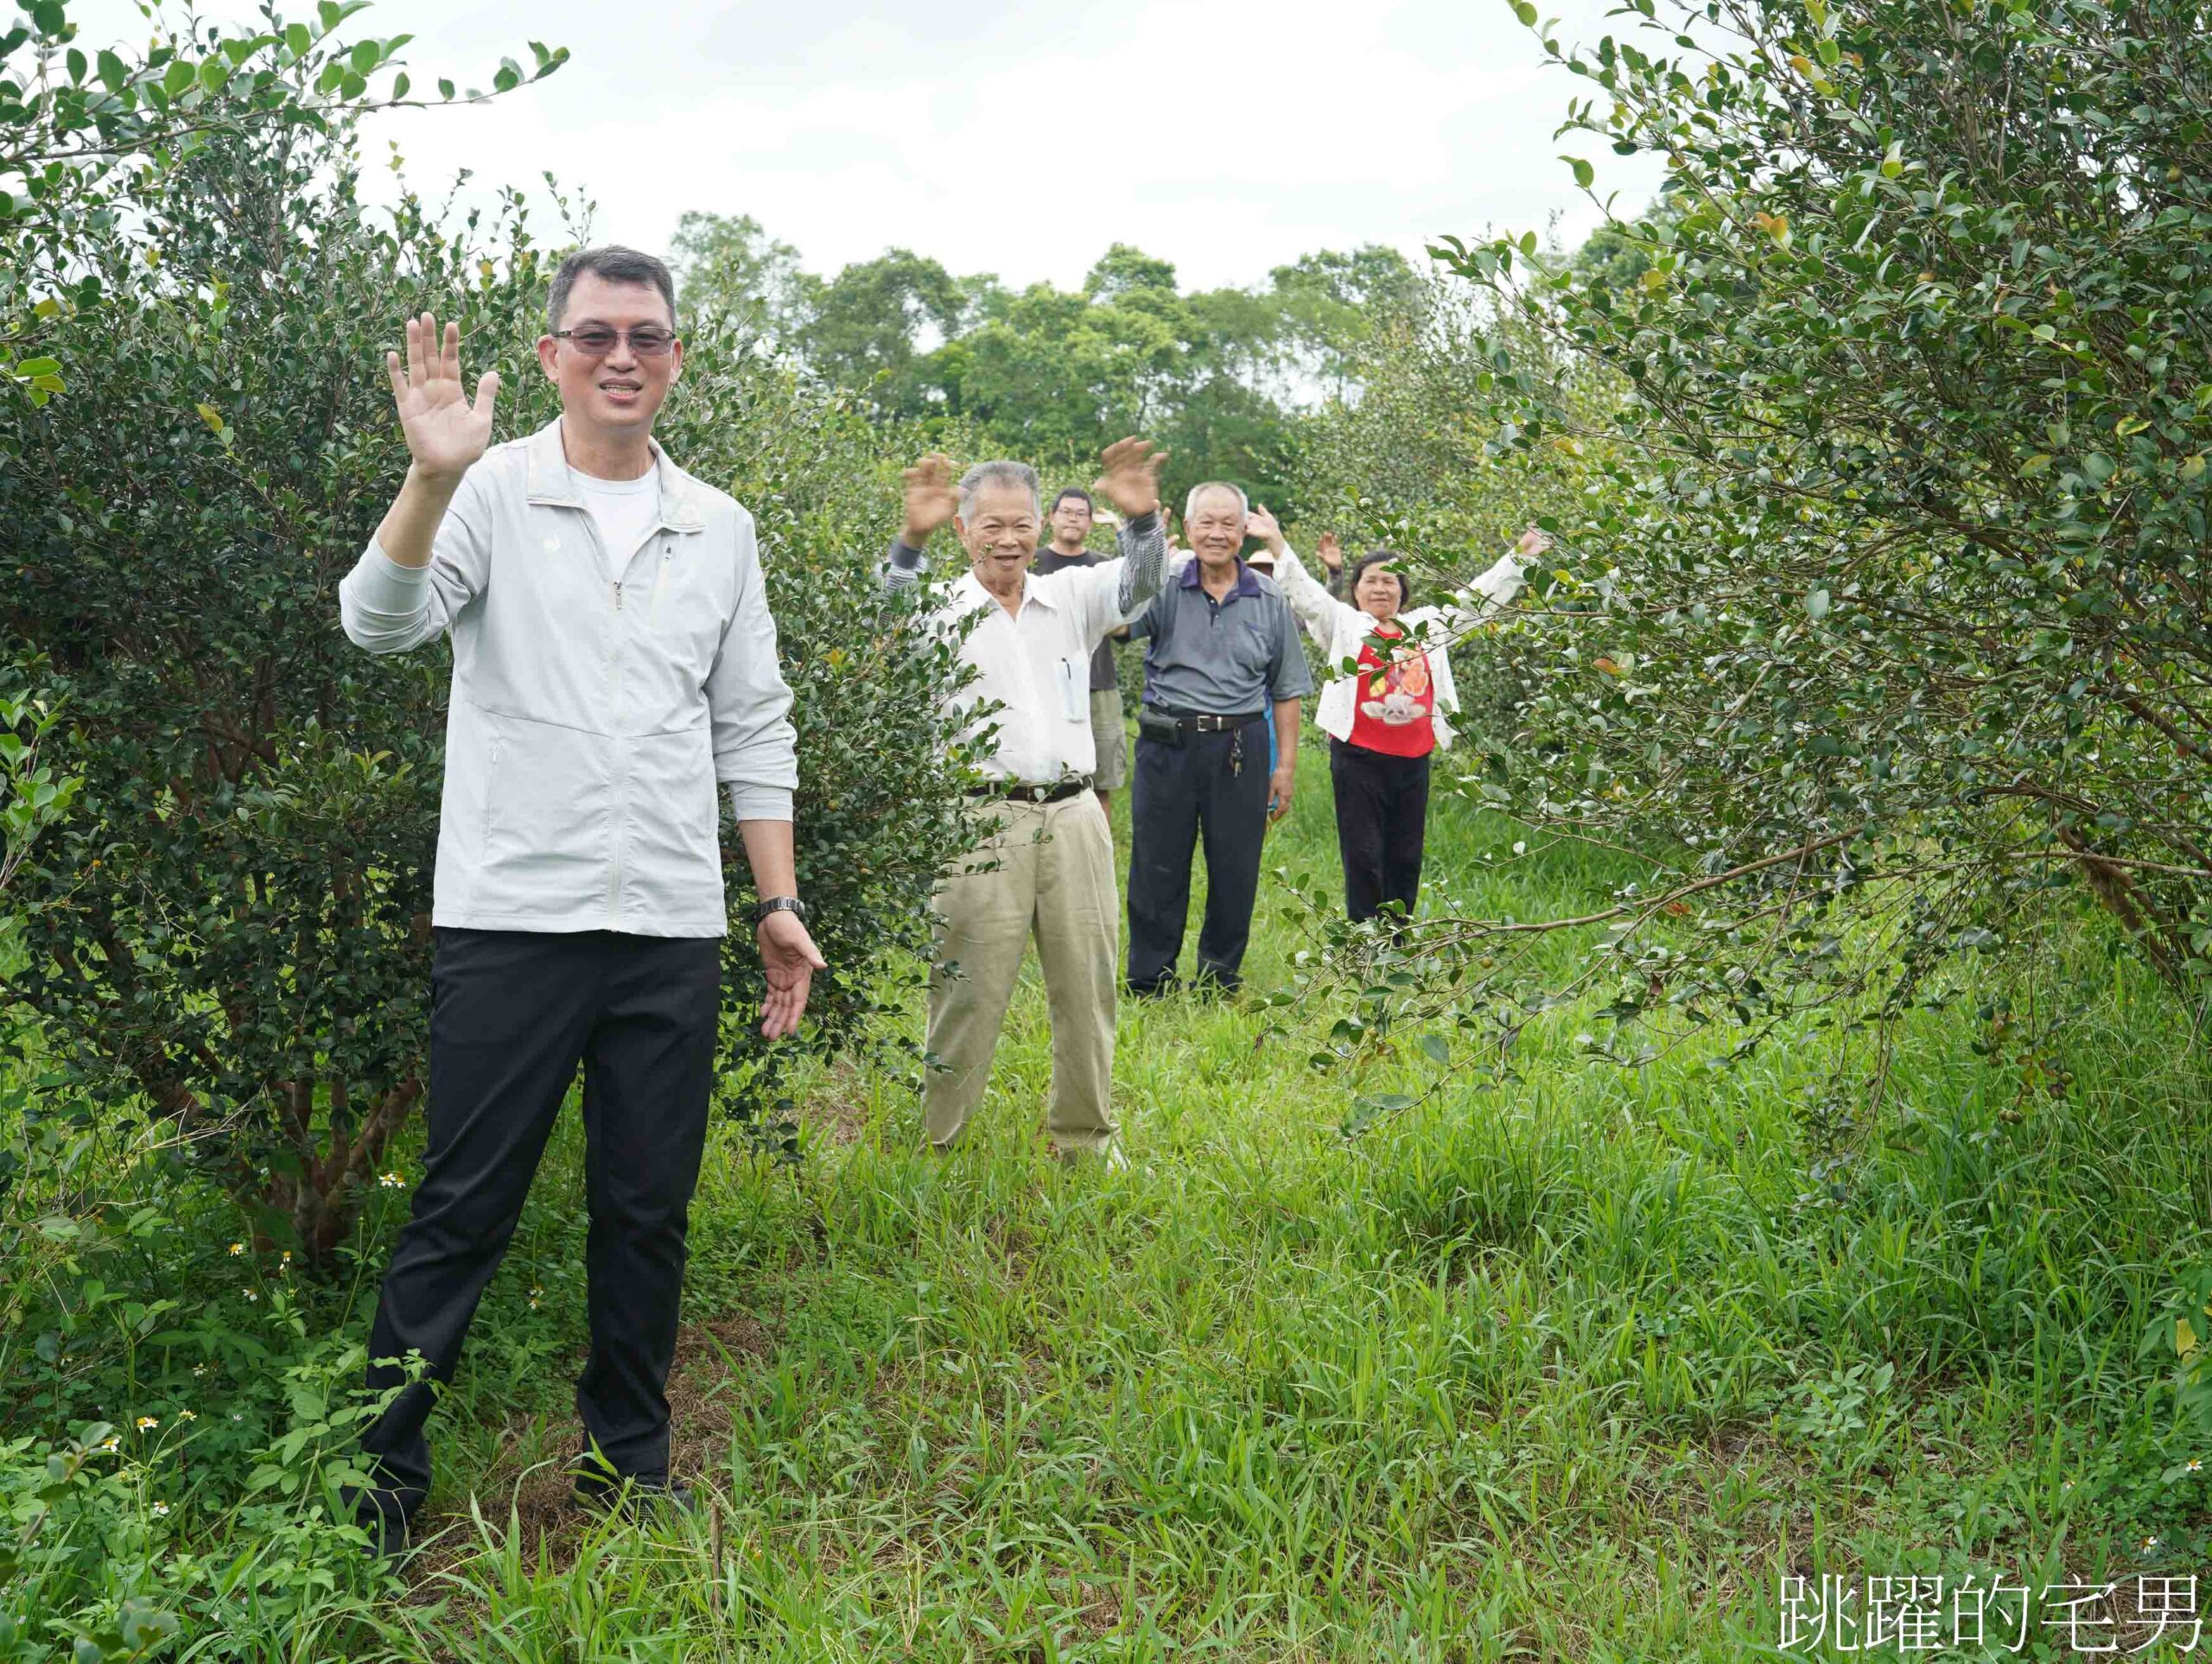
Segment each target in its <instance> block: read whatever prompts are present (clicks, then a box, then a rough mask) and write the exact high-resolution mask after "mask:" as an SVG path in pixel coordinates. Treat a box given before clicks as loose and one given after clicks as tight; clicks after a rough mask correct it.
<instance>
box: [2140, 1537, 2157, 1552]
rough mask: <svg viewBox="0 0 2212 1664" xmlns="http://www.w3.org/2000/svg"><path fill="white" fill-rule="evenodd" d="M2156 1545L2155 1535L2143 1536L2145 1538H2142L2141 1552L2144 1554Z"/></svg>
mask: <svg viewBox="0 0 2212 1664" xmlns="http://www.w3.org/2000/svg"><path fill="white" fill-rule="evenodd" d="M2156 1547H2158V1539H2157V1538H2156V1537H2145V1539H2144V1540H2143V1552H2144V1553H2145V1554H2147V1553H2150V1552H2151V1551H2152V1549H2154V1548H2156Z"/></svg>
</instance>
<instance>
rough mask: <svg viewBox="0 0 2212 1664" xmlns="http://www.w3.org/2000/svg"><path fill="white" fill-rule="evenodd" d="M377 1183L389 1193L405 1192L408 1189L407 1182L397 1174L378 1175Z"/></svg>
mask: <svg viewBox="0 0 2212 1664" xmlns="http://www.w3.org/2000/svg"><path fill="white" fill-rule="evenodd" d="M377 1183H378V1184H381V1185H383V1186H384V1187H385V1189H386V1190H388V1191H404V1190H405V1189H406V1188H407V1181H406V1180H405V1179H404V1178H401V1177H400V1176H399V1175H398V1174H397V1173H381V1174H379V1175H378V1178H377Z"/></svg>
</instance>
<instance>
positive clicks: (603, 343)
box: [553, 323, 676, 359]
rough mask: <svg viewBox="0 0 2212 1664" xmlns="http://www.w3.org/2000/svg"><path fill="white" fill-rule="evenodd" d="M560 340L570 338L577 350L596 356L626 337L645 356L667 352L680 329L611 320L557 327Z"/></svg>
mask: <svg viewBox="0 0 2212 1664" xmlns="http://www.w3.org/2000/svg"><path fill="white" fill-rule="evenodd" d="M553 339H554V340H556V341H566V342H568V343H569V345H570V346H573V347H575V349H576V351H577V352H582V353H584V354H586V355H587V356H588V357H591V358H594V359H603V358H605V357H606V356H607V354H608V353H609V352H613V350H614V346H615V343H616V342H618V341H621V340H627V341H628V342H629V343H630V350H631V351H632V352H634V353H636V354H637V355H638V356H639V358H641V359H658V358H664V357H665V356H667V354H668V352H669V349H670V348H671V347H673V346H675V345H676V332H675V331H674V330H671V329H663V328H662V327H660V326H659V325H658V324H640V325H639V326H638V327H636V328H635V329H616V328H614V327H612V326H611V325H608V324H595V323H594V324H579V325H578V326H577V327H575V328H574V329H556V330H555V331H554V332H553Z"/></svg>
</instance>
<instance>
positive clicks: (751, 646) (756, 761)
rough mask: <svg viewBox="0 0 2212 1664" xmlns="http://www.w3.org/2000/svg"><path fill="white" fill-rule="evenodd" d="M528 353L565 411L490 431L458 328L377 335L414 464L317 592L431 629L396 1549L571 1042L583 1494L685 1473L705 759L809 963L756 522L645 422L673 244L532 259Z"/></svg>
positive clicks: (710, 848) (795, 998)
mask: <svg viewBox="0 0 2212 1664" xmlns="http://www.w3.org/2000/svg"><path fill="white" fill-rule="evenodd" d="M548 312H549V314H550V316H549V319H548V321H547V325H546V333H545V334H543V336H541V337H540V338H539V340H538V342H537V356H538V362H539V364H540V365H541V366H543V370H544V372H545V374H546V375H547V377H548V378H550V379H551V380H552V381H553V382H554V383H555V384H556V385H557V386H558V387H559V389H560V392H561V416H560V419H559V420H558V421H556V422H554V423H553V424H552V425H551V426H550V427H548V428H545V429H543V430H542V431H540V432H538V433H537V434H534V435H531V436H530V437H528V438H526V439H518V440H515V441H512V442H510V443H508V444H505V445H501V446H499V447H496V448H492V449H491V450H489V451H488V452H487V451H486V446H487V444H488V443H489V441H490V439H491V434H492V405H493V399H494V398H495V397H497V396H498V392H499V377H498V376H497V374H495V373H490V372H487V373H486V375H484V376H483V377H482V378H481V379H480V380H479V382H478V383H477V391H476V397H475V399H474V402H473V403H472V402H470V401H469V400H467V398H465V397H463V395H462V391H461V349H460V332H459V329H458V327H456V326H454V325H452V324H448V325H447V326H446V327H445V330H444V333H443V335H442V336H441V334H440V333H439V328H438V324H437V321H436V320H435V318H434V317H432V316H430V315H429V314H424V315H423V317H422V318H421V319H419V320H410V321H409V323H408V325H407V357H406V362H405V364H404V365H402V363H401V361H400V358H399V355H398V354H397V353H396V352H394V353H389V354H387V355H386V369H387V371H388V372H389V373H390V375H391V391H392V397H393V399H394V401H395V402H396V403H397V406H398V410H399V419H400V424H401V426H402V427H403V428H404V429H405V432H406V435H407V447H408V450H409V452H410V455H411V457H412V459H413V460H412V465H411V466H410V467H409V469H408V472H407V480H406V483H405V485H404V486H403V487H402V488H401V490H400V492H399V496H398V499H397V501H395V502H394V503H393V504H392V505H391V511H389V512H388V513H387V514H386V515H385V518H384V523H383V524H382V525H381V526H379V527H378V530H377V534H376V537H375V539H374V541H373V542H372V543H370V545H369V547H368V548H367V549H365V551H364V552H363V553H362V556H361V558H360V561H359V564H358V565H356V566H355V567H354V568H353V572H352V573H351V574H350V575H348V576H347V577H346V581H344V583H342V584H341V585H340V587H339V605H340V613H341V615H342V617H343V619H344V622H345V626H346V634H347V635H348V636H350V637H351V638H353V641H354V642H355V643H357V644H358V645H360V646H362V647H364V648H366V649H367V650H368V651H371V652H378V653H388V652H400V651H405V650H406V649H408V648H410V647H414V646H416V645H420V644H422V643H423V642H426V641H429V640H432V639H435V638H436V637H438V636H440V635H450V636H451V637H452V638H453V657H454V668H453V694H452V701H451V705H450V708H449V712H448V719H447V724H446V773H445V791H444V802H443V805H442V811H441V816H440V822H439V829H438V854H437V876H436V893H435V903H434V908H433V911H432V914H431V922H432V925H433V927H434V930H435V941H436V948H435V959H434V962H433V967H432V971H431V995H432V1004H431V1017H430V1095H429V1141H428V1147H427V1149H426V1151H425V1155H424V1172H423V1182H422V1184H421V1185H420V1186H419V1187H418V1188H417V1190H416V1195H415V1207H414V1213H413V1216H412V1217H411V1218H410V1220H409V1222H408V1224H407V1227H406V1229H404V1231H402V1232H401V1234H400V1238H399V1242H398V1244H397V1247H396V1248H394V1249H393V1251H392V1256H391V1266H390V1267H389V1269H388V1270H387V1271H386V1273H385V1282H384V1289H383V1294H382V1297H381V1299H379V1301H378V1306H377V1315H376V1324H375V1328H374V1330H373V1331H372V1335H371V1339H370V1357H371V1359H372V1363H371V1367H370V1370H369V1385H370V1387H371V1388H374V1389H383V1388H389V1387H392V1386H396V1385H397V1384H398V1383H399V1382H401V1381H404V1379H405V1375H404V1373H403V1371H402V1369H400V1368H399V1367H398V1366H397V1364H396V1363H395V1362H393V1361H394V1360H404V1359H405V1358H407V1357H408V1356H409V1355H410V1354H412V1353H420V1354H421V1356H423V1359H424V1360H425V1361H426V1362H428V1364H429V1380H427V1381H418V1382H416V1383H415V1384H413V1385H410V1386H408V1387H406V1388H404V1390H403V1391H402V1392H401V1393H400V1394H399V1395H398V1397H397V1399H396V1400H394V1401H393V1403H392V1404H391V1407H389V1408H388V1409H387V1410H386V1411H385V1413H384V1414H383V1416H382V1417H381V1418H380V1419H378V1421H377V1422H376V1423H375V1425H374V1426H372V1427H371V1428H370V1430H369V1431H368V1432H367V1433H366V1434H365V1436H364V1438H363V1439H362V1448H363V1451H364V1452H365V1455H366V1456H367V1457H368V1458H369V1461H370V1464H371V1466H372V1470H374V1472H375V1474H376V1478H377V1483H376V1487H375V1489H372V1490H370V1491H368V1492H367V1493H366V1494H365V1496H364V1497H363V1499H362V1503H361V1513H362V1517H363V1520H364V1522H365V1523H366V1524H367V1525H369V1526H370V1527H372V1530H373V1531H374V1532H375V1533H376V1534H377V1536H378V1541H379V1542H380V1544H381V1545H382V1546H383V1547H385V1548H387V1549H391V1548H396V1547H399V1546H401V1545H403V1544H404V1541H405V1538H406V1530H407V1524H408V1521H409V1520H410V1518H411V1517H412V1515H414V1513H415V1512H416V1509H417V1508H420V1507H421V1505H422V1503H423V1499H424V1497H425V1496H427V1494H428V1492H429V1483H430V1462H429V1445H428V1444H427V1442H426V1441H425V1439H424V1437H423V1424H424V1422H425V1420H426V1419H427V1418H428V1417H429V1412H430V1408H431V1404H432V1393H433V1389H432V1386H431V1384H430V1383H431V1382H432V1381H437V1382H442V1381H447V1380H448V1379H449V1378H450V1377H451V1375H452V1374H453V1370H454V1365H455V1363H456V1362H458V1360H459V1358H460V1356H461V1342H462V1340H463V1338H464V1337H465V1336H466V1335H467V1330H468V1324H469V1321H470V1319H471V1318H473V1317H474V1314H475V1310H476V1304H477V1301H478V1300H479V1299H480V1298H481V1296H482V1294H483V1292H484V1286H485V1285H486V1283H487V1282H489V1281H490V1280H491V1276H492V1273H493V1270H494V1268H495V1267H497V1266H498V1264H499V1259H500V1256H501V1255H502V1254H504V1253H505V1248H506V1245H507V1241H508V1239H509V1237H510V1236H512V1234H513V1232H514V1228H515V1224H516V1222H517V1220H518V1218H519V1217H520V1216H521V1212H522V1206H523V1201H524V1197H525V1196H526V1195H527V1193H528V1191H529V1189H530V1183H531V1177H532V1175H533V1174H534V1172H536V1169H537V1162H538V1159H539V1157H540V1155H541V1154H542V1153H543V1151H544V1147H545V1140H546V1138H547V1135H548V1134H550V1131H551V1129H552V1126H553V1121H554V1117H555V1116H556V1115H557V1114H558V1113H559V1111H560V1108H561V1104H562V1102H563V1099H564V1098H565V1097H566V1096H567V1095H568V1090H569V1086H570V1085H571V1084H572V1083H574V1081H575V1074H576V1069H577V1065H578V1064H580V1063H581V1064H582V1067H583V1076H584V1091H583V1117H584V1128H585V1139H586V1158H585V1160H586V1168H585V1190H586V1197H587V1200H588V1204H589V1208H590V1213H591V1230H590V1235H589V1239H588V1244H587V1247H586V1249H585V1259H586V1269H587V1273H588V1284H589V1293H588V1303H589V1309H590V1319H591V1356H590V1358H589V1361H588V1362H587V1363H586V1364H585V1366H584V1371H583V1375H582V1378H581V1379H580V1380H579V1381H578V1382H577V1386H576V1408H577V1412H578V1413H579V1415H580V1416H581V1417H582V1421H583V1426H584V1432H585V1435H586V1440H587V1443H586V1450H585V1457H584V1458H583V1459H582V1461H581V1462H580V1464H579V1471H578V1478H577V1491H578V1495H579V1497H580V1499H581V1500H583V1501H586V1502H594V1503H597V1504H601V1505H606V1504H609V1503H612V1502H617V1501H626V1502H627V1503H628V1504H629V1505H632V1506H637V1505H640V1504H642V1503H644V1502H647V1501H649V1500H651V1501H659V1502H666V1501H677V1502H680V1501H682V1500H683V1493H682V1492H681V1491H680V1490H677V1489H672V1488H671V1485H670V1483H669V1479H668V1446H669V1413H668V1400H667V1398H666V1395H665V1391H664V1389H665V1387H666V1384H667V1380H668V1371H669V1367H670V1364H671V1362H672V1361H673V1359H674V1356H675V1349H676V1332H677V1302H678V1299H679V1296H680V1294H681V1291H682V1286H683V1263H684V1236H685V1229H686V1223H687V1217H688V1210H689V1208H690V1199H691V1192H692V1190H693V1188H694V1186H695V1185H696V1183H697V1180H698V1174H699V1164H700V1160H701V1158H702V1153H703V1152H704V1148H705V1144H706V1133H707V1104H708V1096H709V1087H710V1084H711V1082H712V1079H713V1074H714V1060H715V1032H716V1025H717V1019H718V1017H719V1014H720V1007H721V937H722V936H723V934H724V933H725V930H726V929H727V918H728V914H727V911H726V907H725V904H724V899H723V895H722V875H721V851H720V847H719V836H718V832H719V822H720V818H721V815H720V805H719V801H718V793H717V790H716V784H717V782H720V783H721V784H722V785H723V786H726V787H727V788H728V793H729V800H730V804H731V807H732V808H733V809H734V811H735V813H736V816H737V822H738V829H739V831H740V833H741V835H742V836H743V839H744V842H745V853H746V859H747V861H748V862H749V864H750V865H751V867H752V869H753V884H754V887H755V889H756V891H757V892H758V893H759V896H760V901H759V902H758V903H757V904H756V905H754V907H753V909H752V922H753V925H754V927H755V930H756V931H757V933H758V937H759V942H760V954H761V958H762V960H763V962H764V963H765V966H766V972H767V981H768V988H769V993H768V999H767V1002H766V1007H765V1008H764V1010H763V1013H762V1022H761V1032H763V1033H766V1034H767V1035H769V1036H771V1037H778V1036H782V1035H786V1034H789V1033H791V1032H793V1031H794V1030H796V1029H797V1028H798V1023H799V1019H800V1018H801V1016H802V1014H803V1013H804V1011H805V1009H806V999H807V993H808V989H809V988H810V983H811V979H812V976H813V973H814V972H815V971H817V970H819V969H823V961H822V958H821V956H820V955H819V954H818V953H817V951H816V950H815V947H814V943H813V941H812V939H811V938H810V937H809V936H808V934H807V930H806V925H805V922H804V920H805V909H804V906H802V905H801V904H800V902H799V900H798V896H797V893H796V888H797V886H796V883H795V880H794V876H793V862H792V848H791V790H792V787H793V786H794V785H795V784H797V782H798V759H797V753H796V746H795V739H794V735H793V733H792V729H791V722H790V720H789V715H788V713H789V711H790V708H791V690H790V689H789V688H787V687H786V686H785V683H784V679H783V676H782V675H781V673H780V672H779V670H778V669H777V664H776V626H775V621H774V620H773V619H772V618H770V616H769V613H768V605H767V598H766V592H765V590H764V588H763V585H762V581H761V574H760V555H759V551H758V549H756V547H755V545H754V542H753V521H752V517H751V516H749V515H748V514H747V512H746V511H744V510H743V509H742V508H741V507H739V506H738V505H737V504H735V503H734V502H733V501H731V500H730V499H729V498H728V497H727V496H725V495H724V494H723V493H722V492H719V491H716V490H715V489H714V488H713V487H711V486H706V485H702V483H700V482H699V481H698V480H694V479H693V478H692V477H691V476H690V475H689V474H687V473H684V472H683V470H682V469H681V468H679V467H677V466H676V465H675V463H673V462H672V461H671V460H669V458H668V456H667V454H665V453H664V452H663V451H662V450H661V449H660V448H658V446H656V445H655V444H654V443H653V441H652V424H653V418H654V416H656V415H657V414H658V411H659V410H660V406H661V403H662V402H663V401H664V399H665V398H666V397H667V396H668V391H669V388H670V386H671V384H673V383H674V382H675V380H676V378H677V375H678V373H679V372H681V370H682V368H683V343H682V342H681V341H680V340H678V339H677V333H676V294H675V285H674V283H673V282H672V281H671V278H670V276H669V272H668V269H667V267H666V266H664V265H663V264H661V262H659V261H658V260H656V259H654V258H652V257H651V256H648V255H643V254H639V253H637V252H636V251H632V250H629V249H621V248H613V247H608V248H597V249H586V250H582V251H578V252H576V253H575V254H571V255H570V256H569V257H568V258H567V259H566V260H564V261H563V263H562V264H561V268H560V270H559V271H558V272H557V273H556V275H555V276H554V279H553V284H552V289H551V294H550V299H549V303H548Z"/></svg>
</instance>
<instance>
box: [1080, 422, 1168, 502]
mask: <svg viewBox="0 0 2212 1664" xmlns="http://www.w3.org/2000/svg"><path fill="white" fill-rule="evenodd" d="M1098 460H1099V461H1100V463H1101V464H1102V465H1103V467H1104V468H1105V472H1104V473H1102V474H1100V475H1099V476H1098V478H1097V479H1096V480H1095V481H1093V482H1092V484H1091V487H1090V489H1091V492H1092V494H1093V495H1094V496H1098V497H1103V498H1104V499H1106V500H1107V501H1108V502H1109V503H1110V504H1112V505H1114V511H1115V512H1116V514H1118V515H1120V516H1122V518H1124V519H1129V520H1134V519H1135V518H1137V516H1139V515H1140V514H1149V513H1151V512H1152V511H1154V509H1156V508H1158V507H1159V506H1160V467H1161V466H1162V465H1163V464H1165V463H1166V460H1167V453H1166V451H1155V450H1154V449H1153V448H1152V443H1151V441H1149V440H1143V439H1117V440H1116V441H1114V442H1113V443H1112V444H1111V445H1109V446H1108V447H1107V448H1105V450H1104V451H1103V452H1102V453H1100V455H1099V459H1098Z"/></svg>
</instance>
